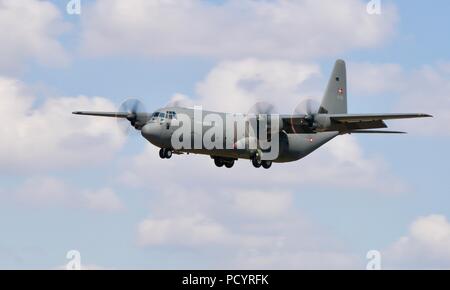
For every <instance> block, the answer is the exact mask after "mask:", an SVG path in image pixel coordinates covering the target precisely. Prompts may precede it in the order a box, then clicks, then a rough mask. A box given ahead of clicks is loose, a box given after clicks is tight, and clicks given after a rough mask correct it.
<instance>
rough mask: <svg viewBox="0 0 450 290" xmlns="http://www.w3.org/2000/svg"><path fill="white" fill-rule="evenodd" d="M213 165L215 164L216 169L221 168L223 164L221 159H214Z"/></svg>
mask: <svg viewBox="0 0 450 290" xmlns="http://www.w3.org/2000/svg"><path fill="white" fill-rule="evenodd" d="M214 164H216V166H217V167H223V165H224V163H223V160H222V159H219V158H214Z"/></svg>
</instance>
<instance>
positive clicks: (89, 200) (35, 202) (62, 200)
mask: <svg viewBox="0 0 450 290" xmlns="http://www.w3.org/2000/svg"><path fill="white" fill-rule="evenodd" d="M3 194H4V195H5V194H6V195H9V197H12V198H13V200H16V201H18V202H20V203H22V204H24V205H27V206H33V207H53V206H56V207H60V206H63V207H66V208H86V209H90V210H93V211H98V212H117V211H120V210H122V209H124V205H123V203H122V201H121V199H120V198H119V196H118V195H117V194H116V193H115V191H114V190H113V189H111V188H100V189H94V190H93V189H83V188H77V187H76V186H73V185H70V184H67V183H66V182H64V181H63V180H62V179H58V178H54V177H51V176H38V177H30V178H28V179H27V180H25V181H24V182H23V184H21V185H20V186H18V187H17V188H16V189H14V190H11V191H8V192H7V193H6V191H4V192H3Z"/></svg>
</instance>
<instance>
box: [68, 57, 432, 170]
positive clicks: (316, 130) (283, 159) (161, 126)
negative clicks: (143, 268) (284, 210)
mask: <svg viewBox="0 0 450 290" xmlns="http://www.w3.org/2000/svg"><path fill="white" fill-rule="evenodd" d="M141 107H142V106H141V103H140V102H139V101H138V100H133V99H130V100H128V101H126V102H125V103H124V104H123V105H122V106H121V109H120V110H119V112H89V111H76V112H73V114H76V115H87V116H99V117H113V118H119V119H126V120H128V121H129V122H130V123H131V125H132V126H133V127H134V128H135V129H136V130H139V131H140V132H141V135H142V136H143V137H144V138H145V139H146V140H148V141H149V142H150V143H152V144H153V145H155V146H157V147H159V148H160V150H159V156H160V157H161V158H162V159H170V158H171V157H172V155H173V154H202V155H209V156H210V157H211V158H212V159H213V160H214V163H215V165H216V166H217V167H224V166H225V167H226V168H232V167H233V166H234V164H235V161H237V160H239V159H244V160H245V159H247V160H250V161H251V163H252V164H253V166H254V167H255V168H260V167H262V168H265V169H269V168H271V166H272V164H273V163H287V162H294V161H298V160H300V159H302V158H304V157H305V156H307V155H309V154H311V153H312V152H314V151H315V150H317V149H318V148H319V147H321V146H322V145H324V144H325V143H327V142H329V141H331V140H332V139H334V138H335V137H337V136H339V135H344V134H405V133H406V132H399V131H387V130H381V129H385V128H387V127H388V126H387V125H386V123H385V120H396V119H410V118H425V117H432V116H431V115H428V114H348V113H347V72H346V64H345V61H343V60H337V61H336V63H335V65H334V68H333V71H332V74H331V77H330V80H329V82H328V86H327V88H326V91H325V94H324V96H323V99H322V102H321V104H320V107H319V108H318V109H313V108H312V107H313V105H312V102H311V101H310V100H308V101H307V102H306V110H305V112H302V113H298V112H295V113H294V114H287V115H276V114H272V113H271V112H269V111H270V109H267V106H266V108H260V107H258V106H256V107H257V108H256V111H257V112H254V113H251V114H250V113H248V114H239V115H242V116H243V117H245V118H246V121H245V122H246V126H247V127H246V128H247V130H245V133H244V135H243V136H242V135H239V137H238V136H237V134H236V132H235V131H236V129H235V128H234V129H233V130H232V131H233V132H232V134H231V136H229V135H226V136H227V137H225V138H222V139H221V140H219V141H218V142H219V143H221V142H223V143H224V146H216V147H214V148H211V147H207V146H205V145H204V144H200V146H199V147H198V146H197V147H195V148H193V147H189V146H186V147H182V148H175V147H174V146H173V137H174V134H175V133H176V130H177V129H178V128H180V125H181V124H180V123H181V122H179V120H178V119H179V118H180V116H187V117H189V118H190V119H191V120H193V119H195V116H194V115H195V109H193V108H187V107H183V106H169V107H165V108H161V109H159V110H156V111H155V112H154V113H147V112H144V111H142V110H141V109H140V108H141ZM262 107H264V106H262ZM258 111H259V112H258ZM203 114H204V115H208V114H211V115H215V116H219V117H221V118H222V119H223V120H225V119H226V118H228V117H229V116H236V114H230V113H223V112H212V111H203ZM264 116H265V118H264ZM268 117H271V118H274V119H272V120H276V121H277V122H274V124H276V125H274V126H271V125H270V124H271V123H269V122H267V124H266V126H265V127H264V126H263V124H262V122H263V121H264V120H267V119H268ZM250 118H253V119H250ZM255 120H256V122H253V121H255ZM260 123H261V124H260ZM251 124H252V125H251ZM255 124H256V127H255V128H254V129H255V130H254V131H257V132H256V134H255V136H254V138H256V140H255V141H256V142H255V143H256V147H255V148H250V147H245V146H237V144H248V143H250V135H249V132H248V131H249V130H248V128H249V127H252V126H254V125H255ZM191 125H192V126H190V128H191V129H189V131H188V133H189V132H190V136H189V137H192V136H194V135H195V136H194V139H195V137H196V136H197V135H201V136H200V139H201V137H204V136H205V134H206V132H207V131H208V130H209V129H211V128H212V126H213V124H212V123H211V122H205V121H204V119H200V122H197V123H195V122H194V121H192V123H191ZM196 125H197V127H196ZM199 126H200V128H199ZM196 128H197V129H198V128H199V130H200V131H196V130H195V129H196ZM261 128H265V130H267V136H266V137H267V140H270V139H276V140H277V142H278V143H276V145H278V151H277V155H276V156H275V157H274V158H270V159H269V158H265V157H264V156H265V154H264V150H262V149H261V148H259V147H260V145H259V142H260V138H261V139H262V135H261V133H259V132H260V131H259V130H260V129H261ZM263 130H264V129H263ZM199 132H200V133H199ZM225 133H226V132H225ZM252 136H253V135H252ZM274 137H276V138H274ZM183 138H184V137H181V139H179V140H182V139H183ZM214 138H215V137H214ZM239 138H240V139H239ZM230 139H231V140H230ZM201 140H202V139H201ZM189 142H191V141H189ZM227 142H228V143H227ZM230 142H231V144H233V146H231V147H230V146H225V143H227V144H230ZM266 156H267V155H266Z"/></svg>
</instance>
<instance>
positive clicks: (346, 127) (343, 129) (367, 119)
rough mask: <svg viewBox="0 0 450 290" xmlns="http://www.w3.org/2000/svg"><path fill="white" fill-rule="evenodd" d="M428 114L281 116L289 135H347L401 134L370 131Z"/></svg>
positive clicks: (425, 116)
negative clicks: (332, 132)
mask: <svg viewBox="0 0 450 290" xmlns="http://www.w3.org/2000/svg"><path fill="white" fill-rule="evenodd" d="M428 117H432V116H431V115H428V114H360V115H351V114H330V115H327V114H319V115H315V116H306V115H293V116H281V119H282V121H283V130H285V131H286V132H287V133H288V134H289V133H290V134H296V133H297V134H299V133H317V132H327V131H339V132H340V133H341V134H346V133H378V134H382V133H390V134H399V133H403V132H396V131H370V130H369V129H384V128H387V127H388V126H387V125H386V123H385V122H384V121H385V120H399V119H412V118H428Z"/></svg>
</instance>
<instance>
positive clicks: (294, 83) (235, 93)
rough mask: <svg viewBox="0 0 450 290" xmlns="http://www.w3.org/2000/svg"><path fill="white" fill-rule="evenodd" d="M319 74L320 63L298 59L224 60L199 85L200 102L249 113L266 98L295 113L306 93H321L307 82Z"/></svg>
mask: <svg viewBox="0 0 450 290" xmlns="http://www.w3.org/2000/svg"><path fill="white" fill-rule="evenodd" d="M319 74H320V68H319V67H318V66H317V65H310V64H303V63H298V62H289V61H280V60H264V61H263V60H258V59H244V60H239V61H224V62H221V63H219V64H218V65H217V66H216V67H214V68H213V69H212V70H211V72H210V73H209V74H208V75H207V76H206V78H205V79H204V80H203V81H202V82H200V83H199V84H198V85H197V94H198V95H199V99H198V104H201V105H202V106H203V107H204V108H205V109H212V110H219V111H221V112H224V111H225V112H241V113H246V112H248V110H249V109H250V108H251V106H253V105H254V104H255V103H257V102H260V101H265V102H269V103H271V104H274V105H275V106H276V108H277V109H278V110H287V112H286V111H284V113H292V112H293V110H294V108H295V107H296V106H297V105H298V104H299V103H300V102H301V101H302V100H303V99H304V97H305V96H311V94H321V93H322V92H319V91H315V90H312V89H311V88H309V87H308V86H306V85H305V81H307V80H309V79H311V78H314V77H317V76H318V75H319ZM281 112H283V111H281Z"/></svg>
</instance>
